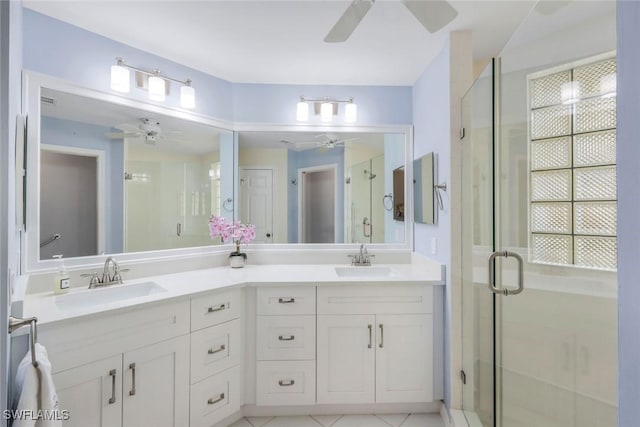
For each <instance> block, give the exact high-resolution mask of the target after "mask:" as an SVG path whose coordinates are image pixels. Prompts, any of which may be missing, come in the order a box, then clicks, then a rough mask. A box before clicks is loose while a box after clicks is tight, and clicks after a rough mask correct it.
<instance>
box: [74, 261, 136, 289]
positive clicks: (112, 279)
mask: <svg viewBox="0 0 640 427" xmlns="http://www.w3.org/2000/svg"><path fill="white" fill-rule="evenodd" d="M111 266H113V274H112V273H111V271H112V268H111ZM125 271H129V269H128V268H120V266H119V265H118V262H117V261H116V259H115V258H114V257H108V258H107V259H106V260H105V261H104V269H103V270H102V277H98V273H89V274H81V276H82V277H90V278H91V279H89V289H93V288H98V287H101V286H108V285H116V284H118V285H121V284H122V276H121V275H120V273H123V272H125Z"/></svg>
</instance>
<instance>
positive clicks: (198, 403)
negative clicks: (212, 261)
mask: <svg viewBox="0 0 640 427" xmlns="http://www.w3.org/2000/svg"><path fill="white" fill-rule="evenodd" d="M241 316H242V291H241V290H240V289H232V290H227V291H218V292H212V293H210V294H206V295H202V296H197V297H192V298H191V344H190V348H191V387H190V403H189V405H188V407H189V410H188V411H185V413H187V414H190V424H189V425H190V426H191V427H209V426H212V425H215V424H216V423H218V422H219V421H221V420H223V419H224V418H226V417H228V416H230V415H232V414H234V413H236V412H238V411H240V406H241V395H242V393H241V387H242V385H241V384H242V377H241V375H240V363H241V359H242V358H241V356H242V347H241V343H242V327H241ZM187 395H189V392H187ZM149 425H151V424H149ZM185 425H186V424H185Z"/></svg>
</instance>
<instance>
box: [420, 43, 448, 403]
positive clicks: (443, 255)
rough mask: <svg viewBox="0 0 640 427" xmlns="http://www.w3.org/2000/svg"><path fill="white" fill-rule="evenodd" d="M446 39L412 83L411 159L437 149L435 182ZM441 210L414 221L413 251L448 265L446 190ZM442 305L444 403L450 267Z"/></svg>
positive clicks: (443, 158) (444, 139)
mask: <svg viewBox="0 0 640 427" xmlns="http://www.w3.org/2000/svg"><path fill="white" fill-rule="evenodd" d="M449 46H450V45H449V41H447V43H446V45H445V46H444V48H443V49H442V51H441V52H440V53H439V54H438V56H437V57H436V58H435V59H434V60H433V61H432V62H431V64H429V66H428V67H427V69H426V70H425V71H424V72H423V73H422V75H421V76H420V78H419V79H418V80H417V81H416V83H415V84H414V86H413V144H414V149H413V154H414V157H413V158H414V159H417V158H419V157H422V156H423V155H425V154H427V153H429V152H432V151H433V152H435V153H437V158H436V170H437V176H436V178H435V181H436V182H451V177H450V175H451V173H450V167H449V165H450V164H451V148H450V146H449V141H450V139H451V137H450V129H451V117H450V114H451V111H450V105H451V99H450V93H449V91H450V84H451V77H450V75H451V74H450V66H449V59H450V48H449ZM443 196H444V211H439V212H438V223H437V224H436V225H427V224H415V227H414V229H415V231H414V246H415V251H416V252H419V253H422V254H424V255H425V256H428V257H430V258H435V259H437V260H438V261H439V262H441V263H443V264H445V265H446V266H447V267H448V266H450V265H451V264H450V262H451V257H450V254H451V237H450V236H451V218H450V211H449V199H448V193H446V192H445V193H444V194H443ZM433 237H435V238H436V239H437V253H436V254H435V255H433V254H431V239H432V238H433ZM446 280H447V285H446V288H445V307H444V330H445V333H444V368H445V369H444V394H445V403H446V405H447V407H449V406H450V402H451V390H450V384H449V382H450V380H451V378H450V375H449V372H450V357H451V326H450V318H451V288H450V284H451V269H450V268H447V272H446Z"/></svg>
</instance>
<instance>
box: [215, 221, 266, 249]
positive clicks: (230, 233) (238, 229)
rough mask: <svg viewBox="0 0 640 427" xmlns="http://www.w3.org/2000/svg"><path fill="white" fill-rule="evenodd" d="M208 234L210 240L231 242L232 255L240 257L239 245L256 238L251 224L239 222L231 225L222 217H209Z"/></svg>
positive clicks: (254, 229)
mask: <svg viewBox="0 0 640 427" xmlns="http://www.w3.org/2000/svg"><path fill="white" fill-rule="evenodd" d="M209 234H210V235H211V238H212V239H214V238H216V237H220V238H221V239H222V241H223V242H229V241H233V243H235V245H236V252H235V253H233V254H232V255H240V254H241V253H240V244H242V243H249V242H251V241H252V240H253V239H255V238H256V227H255V226H253V225H251V224H242V223H241V222H240V221H235V222H233V223H232V222H229V221H227V219H226V218H225V217H223V216H215V215H211V218H209Z"/></svg>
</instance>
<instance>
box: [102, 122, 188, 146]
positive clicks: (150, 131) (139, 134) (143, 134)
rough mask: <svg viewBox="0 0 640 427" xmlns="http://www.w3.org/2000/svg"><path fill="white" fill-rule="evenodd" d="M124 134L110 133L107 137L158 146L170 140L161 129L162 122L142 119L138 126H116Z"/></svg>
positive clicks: (129, 124)
mask: <svg viewBox="0 0 640 427" xmlns="http://www.w3.org/2000/svg"><path fill="white" fill-rule="evenodd" d="M115 127H116V128H117V129H120V130H121V131H122V132H109V133H107V134H106V136H107V137H108V138H109V139H124V138H141V139H143V140H144V142H145V143H146V144H150V145H156V144H157V143H158V141H159V140H160V139H168V138H167V137H166V136H165V135H163V134H162V133H163V130H162V128H161V127H160V122H158V121H156V120H153V119H148V118H145V117H143V118H141V119H140V123H138V124H137V125H135V124H131V123H124V124H121V125H116V126H115ZM169 133H181V132H180V131H169Z"/></svg>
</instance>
